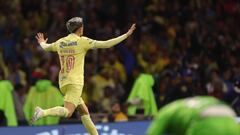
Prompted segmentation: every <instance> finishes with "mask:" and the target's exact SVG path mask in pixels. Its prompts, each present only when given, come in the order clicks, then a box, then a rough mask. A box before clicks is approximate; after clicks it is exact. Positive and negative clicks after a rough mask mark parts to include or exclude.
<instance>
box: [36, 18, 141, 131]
mask: <svg viewBox="0 0 240 135" xmlns="http://www.w3.org/2000/svg"><path fill="white" fill-rule="evenodd" d="M66 27H67V29H68V31H69V32H70V34H69V35H68V36H66V37H63V38H61V39H59V40H57V41H56V42H54V43H51V44H48V43H47V38H44V35H43V34H42V33H37V35H36V39H37V41H38V43H39V44H40V46H41V47H42V48H43V49H44V50H46V51H53V52H57V53H58V55H59V59H60V64H61V70H60V72H59V87H60V90H61V92H62V93H63V95H64V107H61V106H56V107H53V108H50V109H46V110H44V109H42V108H40V107H36V109H35V113H34V116H33V118H32V121H33V122H35V121H37V120H38V119H40V118H42V117H46V116H61V117H71V115H72V114H73V112H74V110H75V109H76V108H77V110H78V111H79V113H80V115H81V120H82V123H83V125H84V126H85V128H86V129H87V131H88V132H89V133H90V134H91V135H98V132H97V130H96V127H95V125H94V124H93V122H92V120H91V118H90V115H89V111H88V108H87V106H86V105H85V103H84V101H83V99H82V97H81V94H82V89H83V84H84V58H85V55H86V53H87V51H88V50H89V49H95V48H110V47H112V46H114V45H117V44H118V43H120V42H121V41H123V40H125V39H126V38H127V37H129V36H130V35H131V34H132V33H133V31H134V30H135V28H136V27H135V24H133V25H132V26H131V28H130V29H129V30H128V32H127V33H125V34H123V35H121V36H119V37H117V38H113V39H110V40H107V41H97V40H93V39H90V38H87V37H84V36H83V28H84V26H83V19H82V18H81V17H74V18H72V19H70V20H68V21H67V23H66ZM43 102H44V101H43Z"/></svg>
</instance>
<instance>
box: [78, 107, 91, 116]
mask: <svg viewBox="0 0 240 135" xmlns="http://www.w3.org/2000/svg"><path fill="white" fill-rule="evenodd" d="M77 110H78V114H79V115H80V116H83V115H89V111H88V108H87V107H86V105H79V106H78V108H77Z"/></svg>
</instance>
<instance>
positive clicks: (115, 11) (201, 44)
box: [0, 0, 240, 119]
mask: <svg viewBox="0 0 240 135" xmlns="http://www.w3.org/2000/svg"><path fill="white" fill-rule="evenodd" d="M0 3H1V4H0V48H1V51H0V76H1V78H2V79H6V80H10V81H11V83H12V84H13V86H14V93H15V94H14V95H15V98H14V100H16V99H17V103H15V108H18V110H20V112H21V110H22V107H23V106H24V101H25V98H26V95H27V94H28V91H29V89H30V87H31V86H33V85H35V83H36V81H37V80H38V79H49V80H51V82H52V84H53V85H55V86H57V84H58V71H59V62H58V56H57V55H56V54H53V53H46V52H44V51H43V50H42V49H41V48H40V47H39V46H38V45H37V42H36V40H35V34H36V33H37V32H44V33H45V34H46V35H47V37H48V38H49V42H53V41H56V40H57V39H58V38H61V37H63V36H65V35H67V34H68V33H67V30H66V27H65V22H66V21H67V20H68V19H70V18H71V17H74V16H81V17H83V18H84V35H85V36H87V37H90V38H93V39H97V40H106V39H109V38H112V37H115V36H117V35H119V34H121V33H124V32H125V31H126V30H127V28H128V27H129V26H130V25H131V24H132V23H134V22H135V23H137V31H136V33H135V34H134V36H133V37H131V38H130V39H128V40H127V41H125V42H124V43H121V45H118V46H116V47H114V48H112V49H106V50H100V49H99V50H92V51H90V52H89V53H88V54H87V56H86V60H85V62H86V63H85V86H84V91H83V97H84V99H85V102H86V104H87V105H88V106H89V108H90V112H95V113H111V111H112V107H111V106H112V105H113V102H114V103H116V102H117V103H119V104H120V106H122V107H123V110H122V111H123V112H125V110H126V109H124V108H125V107H126V106H127V105H128V104H126V100H127V98H128V96H129V93H130V92H131V89H132V86H133V83H134V81H135V80H136V79H137V78H138V76H139V74H141V73H147V74H151V75H152V76H153V78H154V81H155V83H154V86H153V92H154V96H155V101H156V103H157V106H158V108H160V107H162V106H163V105H165V104H166V103H169V102H171V101H174V100H176V99H179V98H185V97H190V96H195V95H212V96H215V97H217V98H219V99H221V100H224V101H225V102H227V103H229V104H230V105H232V106H233V107H234V108H235V110H236V111H238V114H240V101H239V100H240V98H239V97H240V93H237V92H236V91H234V81H235V80H236V79H237V78H239V77H240V55H239V53H240V25H239V24H240V2H239V1H237V0H170V1H167V0H115V1H112V0H66V1H58V0H49V1H47V0H11V1H8V0H0ZM143 85H144V84H143ZM0 94H1V93H0ZM43 102H44V101H43ZM20 114H21V113H20ZM20 114H18V113H17V115H18V116H17V117H18V118H19V119H24V115H20Z"/></svg>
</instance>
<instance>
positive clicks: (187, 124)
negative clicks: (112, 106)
mask: <svg viewBox="0 0 240 135" xmlns="http://www.w3.org/2000/svg"><path fill="white" fill-rule="evenodd" d="M235 116H236V114H235V112H234V111H233V110H232V109H231V108H230V107H228V106H227V105H226V104H224V103H223V102H221V101H219V100H217V99H215V98H213V97H209V96H201V97H200V96H199V97H193V98H187V99H181V100H177V101H175V102H173V103H170V104H168V105H166V106H165V107H163V108H162V109H161V110H160V112H159V113H158V115H157V116H156V117H155V119H154V121H153V122H152V124H151V125H150V127H149V128H148V130H147V135H240V128H239V125H238V124H237V121H236V120H235Z"/></svg>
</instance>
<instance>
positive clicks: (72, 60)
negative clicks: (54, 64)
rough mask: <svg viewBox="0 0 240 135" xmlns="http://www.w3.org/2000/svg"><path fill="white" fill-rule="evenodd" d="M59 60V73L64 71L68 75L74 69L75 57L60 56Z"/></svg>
mask: <svg viewBox="0 0 240 135" xmlns="http://www.w3.org/2000/svg"><path fill="white" fill-rule="evenodd" d="M60 59H61V73H64V72H65V70H66V72H67V73H69V72H70V71H71V70H72V69H73V68H74V63H75V57H74V56H73V55H69V56H61V57H60ZM65 59H66V60H65ZM65 64H66V67H65ZM65 68H66V69H65Z"/></svg>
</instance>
